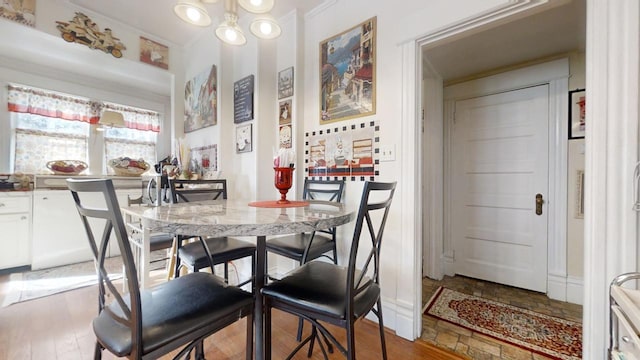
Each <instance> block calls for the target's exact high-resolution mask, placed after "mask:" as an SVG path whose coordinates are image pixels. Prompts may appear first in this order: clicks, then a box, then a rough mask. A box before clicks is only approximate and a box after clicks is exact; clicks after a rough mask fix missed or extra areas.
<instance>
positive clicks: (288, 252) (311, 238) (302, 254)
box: [265, 178, 345, 341]
mask: <svg viewBox="0 0 640 360" xmlns="http://www.w3.org/2000/svg"><path fill="white" fill-rule="evenodd" d="M344 185H345V183H344V180H313V179H309V178H306V179H305V180H304V187H303V190H302V199H303V200H326V201H335V202H338V203H339V202H341V201H342V194H343V193H344ZM266 248H267V253H269V252H271V253H274V254H278V255H280V256H284V257H287V258H289V259H293V260H296V261H298V264H299V265H303V264H305V263H307V262H309V261H312V260H315V259H319V258H321V257H325V258H327V259H329V260H331V261H332V262H333V263H334V264H337V263H338V252H337V250H336V228H335V227H334V228H330V229H326V230H319V231H314V232H310V233H302V234H293V235H287V236H281V237H274V238H271V239H268V240H267V243H266ZM267 258H268V257H267ZM265 266H267V265H266V260H265ZM267 268H268V267H267ZM302 330H303V323H302V319H300V323H299V325H298V336H297V340H298V341H300V339H301V338H302Z"/></svg>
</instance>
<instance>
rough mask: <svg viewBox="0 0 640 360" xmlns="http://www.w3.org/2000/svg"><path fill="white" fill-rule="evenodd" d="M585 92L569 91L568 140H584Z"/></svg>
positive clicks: (579, 90)
mask: <svg viewBox="0 0 640 360" xmlns="http://www.w3.org/2000/svg"><path fill="white" fill-rule="evenodd" d="M585 94H586V92H585V90H584V89H578V90H572V91H569V139H581V138H584V129H585V127H586V123H585Z"/></svg>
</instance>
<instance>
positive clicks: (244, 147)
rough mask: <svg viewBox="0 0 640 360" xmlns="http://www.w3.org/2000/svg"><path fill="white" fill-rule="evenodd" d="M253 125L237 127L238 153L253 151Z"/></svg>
mask: <svg viewBox="0 0 640 360" xmlns="http://www.w3.org/2000/svg"><path fill="white" fill-rule="evenodd" d="M252 130H253V129H252V124H247V125H241V126H238V127H236V152H237V153H245V152H251V151H252V150H253V141H252V140H253V137H252V136H253V131H252Z"/></svg>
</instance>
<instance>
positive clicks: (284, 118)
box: [278, 99, 291, 125]
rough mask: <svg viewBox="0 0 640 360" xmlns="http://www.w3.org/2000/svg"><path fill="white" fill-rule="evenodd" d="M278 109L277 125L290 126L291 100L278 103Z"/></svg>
mask: <svg viewBox="0 0 640 360" xmlns="http://www.w3.org/2000/svg"><path fill="white" fill-rule="evenodd" d="M278 109H279V110H278V124H280V125H286V124H291V99H289V100H284V101H280V103H279V104H278Z"/></svg>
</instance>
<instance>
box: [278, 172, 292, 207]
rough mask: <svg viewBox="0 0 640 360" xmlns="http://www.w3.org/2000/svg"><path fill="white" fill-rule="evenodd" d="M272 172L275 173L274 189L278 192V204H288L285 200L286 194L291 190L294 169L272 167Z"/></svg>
mask: <svg viewBox="0 0 640 360" xmlns="http://www.w3.org/2000/svg"><path fill="white" fill-rule="evenodd" d="M273 170H275V172H276V174H275V179H274V183H275V185H276V189H278V191H280V200H278V204H288V203H290V201H289V200H287V192H288V191H289V189H291V185H292V180H293V170H294V168H292V167H274V168H273Z"/></svg>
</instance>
